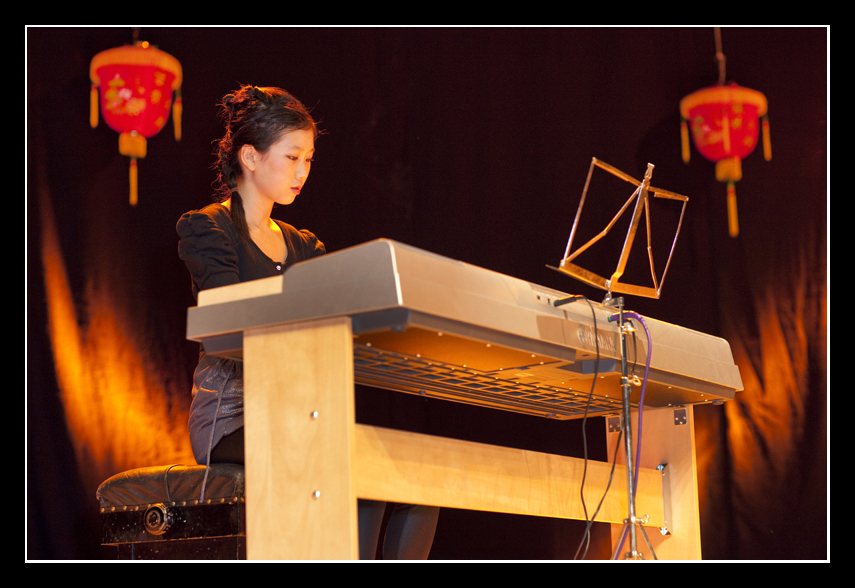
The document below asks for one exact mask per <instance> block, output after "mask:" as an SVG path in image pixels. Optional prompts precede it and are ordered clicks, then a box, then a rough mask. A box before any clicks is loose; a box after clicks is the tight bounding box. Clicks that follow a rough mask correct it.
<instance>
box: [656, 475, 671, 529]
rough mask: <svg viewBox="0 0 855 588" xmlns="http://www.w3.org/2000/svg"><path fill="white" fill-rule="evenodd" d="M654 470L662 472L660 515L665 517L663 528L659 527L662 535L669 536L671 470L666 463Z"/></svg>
mask: <svg viewBox="0 0 855 588" xmlns="http://www.w3.org/2000/svg"><path fill="white" fill-rule="evenodd" d="M656 469H657V470H659V471H660V472H662V513H663V515H664V516H665V526H664V527H659V532H660V533H662V534H663V535H670V534H671V527H672V525H673V521H672V520H671V468H669V467H668V464H667V463H661V464H659V465H658V466H656Z"/></svg>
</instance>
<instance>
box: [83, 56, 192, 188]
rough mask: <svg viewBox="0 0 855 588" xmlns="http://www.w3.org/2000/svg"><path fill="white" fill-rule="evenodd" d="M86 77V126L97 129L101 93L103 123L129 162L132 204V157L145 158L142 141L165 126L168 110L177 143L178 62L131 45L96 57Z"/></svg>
mask: <svg viewBox="0 0 855 588" xmlns="http://www.w3.org/2000/svg"><path fill="white" fill-rule="evenodd" d="M89 77H90V79H91V80H92V90H91V93H90V120H89V122H90V124H91V125H92V128H95V127H96V126H98V93H99V89H100V94H101V100H100V105H101V112H102V113H103V115H104V120H105V121H106V122H107V125H108V126H109V127H110V128H111V129H113V130H114V131H116V132H118V133H120V135H119V153H121V154H122V155H126V156H127V157H130V158H131V168H130V190H131V195H130V202H131V205H136V203H137V159H142V158H144V157H145V156H146V143H147V142H146V139H149V138H151V137H153V136H154V135H156V134H157V133H159V132H160V130H161V129H162V128H163V127H164V125H165V124H166V121H167V119H168V118H169V111H170V107H171V108H172V113H173V124H174V126H175V140H176V141H180V140H181V96H180V88H181V64H180V63H179V62H178V60H177V59H175V58H174V57H172V56H171V55H169V54H168V53H164V52H163V51H160V50H158V49H155V48H154V47H151V46H150V45H149V44H148V43H135V44H134V45H125V46H124V47H117V48H115V49H108V50H106V51H102V52H101V53H99V54H98V55H96V56H95V57H94V58H92V63H91V64H90V66H89ZM173 93H175V99H174V100H173Z"/></svg>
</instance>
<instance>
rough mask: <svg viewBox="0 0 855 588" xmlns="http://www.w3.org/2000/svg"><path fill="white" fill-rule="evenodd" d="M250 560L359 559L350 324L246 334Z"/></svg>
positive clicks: (316, 324) (309, 325) (341, 321)
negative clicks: (352, 479)
mask: <svg viewBox="0 0 855 588" xmlns="http://www.w3.org/2000/svg"><path fill="white" fill-rule="evenodd" d="M243 353H244V379H245V382H244V385H245V390H244V396H245V399H244V410H245V430H246V433H245V435H246V486H247V492H246V494H247V504H246V512H247V521H246V529H247V557H248V558H249V559H261V560H283V559H284V560H297V559H300V560H305V559H308V560H316V559H335V560H342V559H357V558H358V557H359V546H358V531H357V514H356V498H355V496H354V494H353V487H352V482H351V451H352V446H353V437H354V424H355V417H354V400H353V340H352V332H351V324H350V319H349V318H347V317H345V318H336V319H329V320H319V321H310V322H304V323H297V324H289V325H284V326H276V327H264V328H259V329H252V330H248V331H246V332H245V333H244V351H243Z"/></svg>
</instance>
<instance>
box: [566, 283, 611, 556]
mask: <svg viewBox="0 0 855 588" xmlns="http://www.w3.org/2000/svg"><path fill="white" fill-rule="evenodd" d="M571 298H572V299H577V300H578V299H583V300H584V301H585V302H587V303H588V306H589V307H590V308H591V318H592V319H593V321H594V346H595V348H596V351H597V354H596V356H595V357H594V378H593V379H592V380H591V391H590V392H589V393H588V401H587V402H586V403H585V412H584V414H583V415H582V451H583V454H582V455H583V460H584V462H583V463H584V465H583V468H582V483H581V484H580V486H579V496H580V498H581V499H582V511H583V512H584V513H585V523H586V526H585V533H584V535H583V536H582V540H581V542H580V543H579V547H578V548H577V549H576V555H575V557H574V559H578V558H579V551H580V550H581V549H582V545H585V551H584V552H583V554H582V558H583V559H584V557H585V555H586V554H587V553H588V547H589V546H590V541H591V533H590V532H591V524H592V523H593V519H594V518H595V517H596V516H597V515H596V511H595V512H594V517H591V520H590V521H589V520H588V507H587V506H586V505H585V493H584V490H585V478H586V477H587V474H588V435H587V433H586V430H585V426H586V424H587V422H588V410H589V409H590V406H591V401H592V400H593V398H594V388H595V386H596V384H597V375H598V374H599V373H600V338H599V333H598V331H597V313H596V311H595V310H594V305H593V304H591V301H590V300H588V298H587V297H585V296H573V297H571ZM567 301H569V300H565V301H561V302H562V303H563V304H566V302H567ZM604 498H605V496H604ZM600 504H602V500H601V501H600ZM597 511H599V506H598V507H597Z"/></svg>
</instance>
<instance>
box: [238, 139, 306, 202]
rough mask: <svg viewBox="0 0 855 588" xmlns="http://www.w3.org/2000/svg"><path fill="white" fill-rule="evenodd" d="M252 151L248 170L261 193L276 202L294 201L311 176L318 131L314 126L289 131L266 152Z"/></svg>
mask: <svg viewBox="0 0 855 588" xmlns="http://www.w3.org/2000/svg"><path fill="white" fill-rule="evenodd" d="M252 152H253V153H252V157H253V159H252V161H251V162H250V163H249V165H248V167H247V171H248V172H249V174H248V175H249V176H250V177H251V182H252V183H253V185H254V187H255V188H256V189H257V191H258V194H259V196H262V197H265V198H268V199H270V200H272V201H273V202H275V203H277V204H284V205H287V204H291V203H292V202H294V200H295V199H296V198H297V195H299V194H300V190H302V189H303V184H305V183H306V178H308V177H309V170H310V169H311V167H312V157H313V156H314V153H315V134H314V132H313V131H312V130H311V129H305V130H303V129H298V130H294V131H289V132H287V133H284V134H283V135H282V136H281V137H280V138H279V140H278V141H276V142H275V143H274V144H273V145H271V146H270V148H269V149H268V150H267V151H266V152H264V153H259V152H258V151H256V150H255V149H252Z"/></svg>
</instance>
